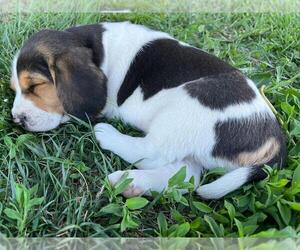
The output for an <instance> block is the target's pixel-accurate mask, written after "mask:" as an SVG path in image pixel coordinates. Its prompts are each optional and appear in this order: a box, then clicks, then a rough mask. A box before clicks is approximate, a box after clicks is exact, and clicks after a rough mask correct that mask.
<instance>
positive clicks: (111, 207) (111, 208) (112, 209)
mask: <svg viewBox="0 0 300 250" xmlns="http://www.w3.org/2000/svg"><path fill="white" fill-rule="evenodd" d="M100 213H104V214H114V215H116V216H119V217H120V216H122V207H121V206H120V205H119V204H116V203H111V204H108V205H107V206H105V207H103V208H101V210H100Z"/></svg>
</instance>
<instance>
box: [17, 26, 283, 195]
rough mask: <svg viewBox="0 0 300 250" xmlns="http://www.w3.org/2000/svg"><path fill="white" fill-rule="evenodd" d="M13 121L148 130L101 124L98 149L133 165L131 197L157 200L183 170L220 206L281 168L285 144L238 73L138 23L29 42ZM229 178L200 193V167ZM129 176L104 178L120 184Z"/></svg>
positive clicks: (45, 126) (39, 36) (20, 61)
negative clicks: (113, 121)
mask: <svg viewBox="0 0 300 250" xmlns="http://www.w3.org/2000/svg"><path fill="white" fill-rule="evenodd" d="M11 87H12V88H13V89H14V90H15V92H16V97H15V100H14V104H13V108H12V116H13V120H14V122H15V123H17V124H20V125H21V126H23V127H24V129H26V130H28V131H46V130H50V129H54V128H56V127H57V126H59V125H60V124H61V123H64V122H66V121H68V120H69V116H68V114H71V115H73V116H76V117H78V118H80V119H86V118H87V117H88V118H89V119H90V120H95V119H96V118H97V117H99V115H100V114H103V115H105V116H106V117H108V118H113V117H114V118H119V119H121V120H123V121H124V122H126V123H128V124H130V125H132V126H134V127H136V128H138V129H140V130H142V131H144V133H145V136H144V137H131V136H128V135H125V134H121V133H120V132H119V131H117V130H116V129H115V128H114V127H112V126H111V125H109V124H106V123H99V124H97V125H96V126H95V135H96V138H97V140H98V141H99V143H100V145H101V147H102V148H103V149H106V150H110V151H112V152H113V153H115V154H117V155H119V156H120V157H121V158H123V159H124V160H125V161H127V162H129V163H132V164H135V166H136V167H137V169H136V170H129V171H128V174H129V177H130V178H133V181H132V183H131V185H130V186H129V187H128V189H127V190H126V191H125V192H124V193H123V194H124V195H125V196H127V197H130V196H138V195H142V194H149V193H150V192H149V191H151V190H153V191H158V192H161V191H162V190H163V189H164V188H166V187H167V185H168V180H169V179H170V177H172V176H173V175H174V174H175V173H176V172H177V171H178V170H179V169H180V168H181V167H182V166H186V180H189V179H190V178H191V177H192V176H193V177H194V180H195V186H196V192H197V193H198V194H199V195H200V196H201V197H203V198H204V199H218V198H220V197H223V196H224V195H226V194H227V193H229V192H231V191H233V190H235V189H237V188H239V187H240V186H242V185H243V184H245V183H247V182H249V181H253V180H259V179H262V178H265V176H266V174H265V172H264V171H263V170H262V166H263V165H264V164H268V165H274V164H276V165H278V166H282V165H283V164H284V158H285V140H284V137H283V135H282V132H281V129H280V127H279V125H278V123H277V121H276V118H275V116H274V115H273V113H272V112H271V110H270V108H269V107H268V105H267V104H266V103H265V101H264V99H263V98H262V97H261V95H260V94H259V92H258V90H257V88H256V86H255V84H254V83H253V82H252V81H251V80H250V79H248V78H247V77H245V76H244V75H243V74H242V73H241V72H240V71H239V70H237V69H235V68H234V67H232V66H230V65H228V64H227V63H225V62H223V61H221V60H220V59H218V58H216V57H215V56H213V55H210V54H207V53H205V52H204V51H202V50H199V49H197V48H195V47H193V46H190V45H188V44H185V43H182V42H180V41H177V40H176V39H174V38H173V37H171V36H170V35H168V34H166V33H163V32H159V31H154V30H151V29H148V28H146V27H144V26H141V25H135V24H131V23H129V22H122V23H101V24H95V25H85V26H79V27H73V28H70V29H67V30H65V31H56V30H43V31H40V32H38V33H36V34H35V35H33V36H32V37H31V38H30V39H29V40H28V41H27V42H26V43H25V44H24V46H23V48H22V49H21V50H20V52H19V53H18V54H17V55H16V56H15V59H14V62H13V67H12V81H11ZM220 166H222V167H224V168H226V170H228V173H227V174H225V175H224V176H222V177H220V178H219V179H217V180H215V181H213V182H212V183H209V184H206V185H202V186H199V179H200V175H201V172H202V171H203V170H204V169H211V168H214V167H220ZM123 174H124V171H117V172H114V173H112V174H110V175H109V176H108V178H109V180H110V182H111V183H112V185H114V184H116V183H117V182H118V180H119V179H120V178H121V176H122V175H123Z"/></svg>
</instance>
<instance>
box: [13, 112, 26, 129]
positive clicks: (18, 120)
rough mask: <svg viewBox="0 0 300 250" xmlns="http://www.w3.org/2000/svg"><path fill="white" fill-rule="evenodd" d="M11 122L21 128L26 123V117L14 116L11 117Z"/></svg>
mask: <svg viewBox="0 0 300 250" xmlns="http://www.w3.org/2000/svg"><path fill="white" fill-rule="evenodd" d="M13 121H14V123H16V124H18V125H21V126H22V127H25V125H26V121H27V117H26V115H25V114H20V115H17V116H14V117H13Z"/></svg>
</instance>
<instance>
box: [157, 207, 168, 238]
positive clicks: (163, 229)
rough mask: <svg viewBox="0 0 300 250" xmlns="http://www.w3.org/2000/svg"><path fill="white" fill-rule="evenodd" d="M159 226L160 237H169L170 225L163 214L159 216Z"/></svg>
mask: <svg viewBox="0 0 300 250" xmlns="http://www.w3.org/2000/svg"><path fill="white" fill-rule="evenodd" d="M157 224H158V228H159V232H160V236H167V231H168V223H167V220H166V217H165V215H164V214H163V213H162V212H160V213H159V215H158V216H157Z"/></svg>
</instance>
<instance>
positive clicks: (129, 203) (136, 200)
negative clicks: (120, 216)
mask: <svg viewBox="0 0 300 250" xmlns="http://www.w3.org/2000/svg"><path fill="white" fill-rule="evenodd" d="M148 203H149V201H148V200H147V199H145V198H143V197H133V198H129V199H127V200H126V202H125V206H126V207H128V208H129V209H131V210H136V209H140V208H143V207H144V206H146V205H147V204H148Z"/></svg>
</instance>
